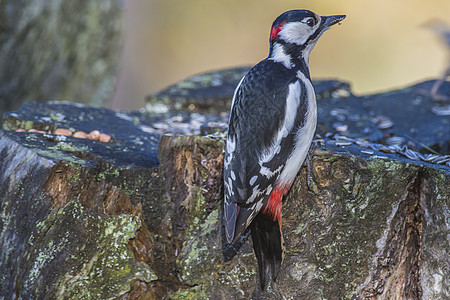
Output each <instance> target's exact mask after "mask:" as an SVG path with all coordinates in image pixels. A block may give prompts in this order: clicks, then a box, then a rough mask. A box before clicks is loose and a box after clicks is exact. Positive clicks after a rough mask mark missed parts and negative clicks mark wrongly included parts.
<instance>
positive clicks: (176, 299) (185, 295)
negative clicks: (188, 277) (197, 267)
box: [169, 286, 209, 300]
mask: <svg viewBox="0 0 450 300" xmlns="http://www.w3.org/2000/svg"><path fill="white" fill-rule="evenodd" d="M169 299H171V300H197V299H209V297H207V296H206V295H205V293H204V292H203V291H202V289H201V287H199V286H195V287H192V288H190V289H187V290H180V291H177V292H176V293H174V294H171V295H169Z"/></svg>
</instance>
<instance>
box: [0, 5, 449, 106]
mask: <svg viewBox="0 0 450 300" xmlns="http://www.w3.org/2000/svg"><path fill="white" fill-rule="evenodd" d="M14 7H16V8H14ZM55 7H56V10H55ZM13 8H14V9H13ZM298 8H307V9H310V10H312V11H314V12H316V13H318V14H320V15H331V14H346V15H347V18H346V19H345V20H344V21H343V22H342V25H341V26H335V27H333V28H332V29H331V30H329V31H328V32H326V33H325V35H324V36H323V37H322V39H321V40H320V41H319V43H318V44H317V46H316V48H315V50H314V51H313V53H312V55H311V60H310V70H311V74H312V77H313V78H337V79H342V80H345V81H349V82H350V83H351V84H352V88H353V91H354V92H355V93H356V94H367V93H374V92H379V91H386V90H389V89H392V88H401V87H404V86H406V85H410V84H413V83H416V82H419V81H423V80H426V79H432V78H437V77H439V76H441V74H442V73H443V72H444V70H445V67H446V64H447V61H448V58H447V52H446V49H445V47H443V44H442V43H441V42H440V41H439V38H438V35H436V34H435V33H433V32H432V31H431V30H429V29H427V26H426V24H427V23H429V22H432V21H434V20H441V21H443V22H444V23H447V24H448V25H450V1H449V0H432V1H419V0H395V1H392V0H378V1H373V0H341V1H330V0H327V1H325V0H314V1H313V0H303V1H291V0H282V1H269V0H258V1H256V0H228V1H212V0H189V1H182V0H164V1H163V0H128V1H127V0H123V1H118V0H108V1H107V0H97V1H89V2H88V1H81V2H78V1H59V0H47V1H32V0H28V1H25V0H15V1H13V0H0V9H2V10H3V11H2V13H3V18H1V19H2V21H1V22H3V23H2V24H0V25H2V26H0V30H1V33H0V43H1V45H0V48H2V49H0V51H3V53H2V54H0V70H1V72H3V77H0V79H1V80H0V85H2V86H1V87H0V97H1V98H2V99H1V100H2V101H7V100H12V99H15V98H19V99H17V100H15V102H14V105H17V104H18V102H20V101H30V100H35V101H36V100H38V101H44V100H70V101H75V102H83V103H94V104H98V105H105V106H109V107H112V108H117V109H138V108H141V107H143V106H144V97H145V96H146V95H148V94H150V93H153V92H156V91H157V90H159V89H161V88H164V87H166V86H167V85H169V84H172V83H174V82H176V81H178V80H181V79H184V78H186V77H188V76H190V75H193V74H197V73H201V72H205V71H211V70H216V69H221V68H229V67H234V66H241V65H253V64H256V63H257V62H258V61H260V60H262V59H264V58H265V57H266V56H267V52H268V35H269V29H270V26H271V24H272V22H273V20H274V19H275V18H276V17H277V16H278V15H279V14H280V13H282V12H284V11H286V10H289V9H298ZM52 10H55V11H52ZM57 16H60V17H59V18H58V17H57ZM38 18H42V19H43V20H42V21H41V23H38V22H37V21H34V23H33V22H31V21H30V20H35V19H38ZM71 24H73V26H72V27H71ZM38 25H39V26H41V27H42V28H43V29H42V28H40V27H38ZM51 26H55V27H56V28H58V30H53V31H52V30H51V29H50V28H53V27H51ZM62 28H67V30H65V31H62ZM70 28H72V30H70ZM36 30H39V31H38V33H36ZM89 31H91V32H95V34H90V35H86V34H84V33H85V32H89ZM30 32H32V33H33V32H34V35H31V33H30ZM29 35H31V36H32V38H33V39H31V38H30V39H31V42H32V43H34V44H33V45H34V46H33V47H28V48H26V49H23V48H24V46H23V44H24V43H25V42H26V40H25V42H24V41H22V40H20V39H23V38H24V36H25V37H28V36H29ZM54 35H60V36H62V37H64V38H63V39H62V40H63V42H61V38H60V39H54V38H53V36H54ZM12 41H15V42H12ZM38 42H39V47H37V46H36V43H38ZM5 45H9V46H8V47H7V48H6V50H4V49H5ZM46 48H50V49H53V51H56V53H58V54H57V55H56V54H54V55H53V56H52V55H41V56H39V57H38V58H36V55H37V54H36V53H43V52H44V51H46ZM30 49H31V50H30ZM92 49H94V50H95V49H97V50H95V51H94V50H92ZM5 51H6V52H5ZM61 53H66V54H67V55H62V54H61ZM11 57H13V58H14V59H11ZM99 61H101V63H99ZM66 62H70V63H66ZM42 65H45V66H46V67H42ZM61 65H63V66H64V68H63V69H58V68H56V66H61ZM80 66H85V67H84V68H83V69H80ZM33 68H40V69H39V70H45V71H40V72H37V73H35V72H33ZM55 69H57V72H56V71H55ZM5 70H6V71H7V72H8V73H7V74H5V72H6V71H5ZM17 70H22V73H21V74H20V75H17V74H15V73H14V72H16V71H17ZM74 70H76V72H75V71H74ZM83 72H84V73H83ZM89 73H91V74H92V73H95V74H97V75H96V76H97V77H93V76H92V77H91V76H88V75H87V74H89ZM83 74H84V75H83ZM20 76H22V77H20ZM27 76H35V77H36V78H38V79H29V78H27ZM55 78H56V79H58V80H56V79H55ZM13 79H14V80H13ZM106 79H107V80H106ZM31 81H32V82H35V84H34V85H33V86H31V85H29V84H26V83H28V82H31ZM86 86H89V87H90V88H89V89H88V90H87V91H86V92H81V91H84V90H85V87H86ZM12 87H14V88H12ZM63 87H64V88H63ZM43 89H44V90H45V91H43ZM19 95H20V97H19ZM10 108H11V107H10Z"/></svg>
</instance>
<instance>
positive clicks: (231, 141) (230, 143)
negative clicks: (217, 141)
mask: <svg viewBox="0 0 450 300" xmlns="http://www.w3.org/2000/svg"><path fill="white" fill-rule="evenodd" d="M234 150H236V136H230V135H228V137H227V151H226V155H225V160H224V162H223V163H224V167H225V169H228V166H229V165H230V163H231V160H232V159H233V153H234Z"/></svg>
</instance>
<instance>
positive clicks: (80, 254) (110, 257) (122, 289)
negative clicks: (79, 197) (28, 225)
mask: <svg viewBox="0 0 450 300" xmlns="http://www.w3.org/2000/svg"><path fill="white" fill-rule="evenodd" d="M140 226H141V221H140V219H139V218H137V217H135V216H133V215H128V214H122V215H113V216H105V215H98V214H92V213H90V212H89V211H87V210H85V209H84V208H83V207H82V205H81V204H80V203H79V202H78V201H71V202H69V203H68V204H67V205H66V206H64V207H63V208H61V209H55V210H53V211H52V212H51V213H50V214H49V217H48V218H47V219H46V220H44V221H42V222H40V223H38V225H37V229H38V230H37V232H36V233H35V234H34V235H32V237H31V238H30V241H29V244H30V245H33V248H32V249H31V251H29V252H28V253H27V256H28V257H29V259H30V269H29V272H28V273H27V279H26V280H25V281H24V285H23V288H24V290H33V294H39V293H38V292H37V290H36V288H37V287H38V286H39V285H36V283H37V281H38V279H39V278H40V277H41V276H45V275H44V274H47V275H46V276H47V280H49V279H50V278H52V276H54V275H55V274H58V276H57V278H58V281H57V282H56V283H55V287H54V288H55V290H53V293H54V296H55V298H58V299H67V298H77V299H109V298H117V297H120V296H121V295H124V294H126V293H128V292H129V291H130V288H131V283H132V282H133V281H136V280H139V281H143V282H147V283H148V282H151V281H154V280H156V279H157V276H156V275H155V274H154V272H153V271H152V270H151V269H150V268H149V266H148V265H146V264H144V263H141V262H137V261H136V259H135V257H134V255H133V253H132V252H131V251H130V250H129V249H128V243H129V241H130V239H132V238H134V237H135V236H136V232H137V231H138V230H139V228H140ZM55 260H56V261H58V266H57V269H54V268H55V267H56V266H55V265H54V261H55ZM48 274H52V275H51V276H50V277H49V275H48Z"/></svg>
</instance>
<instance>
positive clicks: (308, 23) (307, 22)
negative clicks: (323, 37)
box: [306, 18, 316, 27]
mask: <svg viewBox="0 0 450 300" xmlns="http://www.w3.org/2000/svg"><path fill="white" fill-rule="evenodd" d="M315 24H316V20H314V18H308V19H307V20H306V25H308V26H309V27H313V26H314V25H315Z"/></svg>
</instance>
